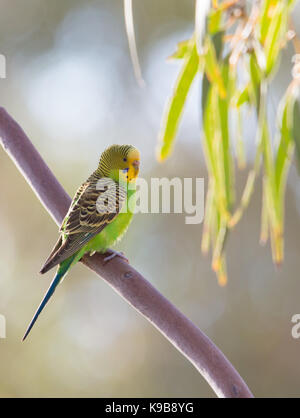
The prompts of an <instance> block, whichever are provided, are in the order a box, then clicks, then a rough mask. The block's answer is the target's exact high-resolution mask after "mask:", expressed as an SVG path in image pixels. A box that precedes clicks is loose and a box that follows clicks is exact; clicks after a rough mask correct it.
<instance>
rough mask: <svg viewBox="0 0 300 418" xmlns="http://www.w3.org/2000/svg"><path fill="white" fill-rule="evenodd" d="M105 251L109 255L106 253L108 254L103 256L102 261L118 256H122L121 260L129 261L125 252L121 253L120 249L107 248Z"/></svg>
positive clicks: (105, 261)
mask: <svg viewBox="0 0 300 418" xmlns="http://www.w3.org/2000/svg"><path fill="white" fill-rule="evenodd" d="M107 253H110V255H108V256H106V257H105V258H104V260H103V261H104V263H107V262H108V261H110V260H112V259H113V258H115V257H120V258H122V259H123V260H125V261H126V262H127V263H129V260H128V258H127V257H126V256H125V254H124V253H122V252H120V251H116V250H111V249H110V250H108V251H107Z"/></svg>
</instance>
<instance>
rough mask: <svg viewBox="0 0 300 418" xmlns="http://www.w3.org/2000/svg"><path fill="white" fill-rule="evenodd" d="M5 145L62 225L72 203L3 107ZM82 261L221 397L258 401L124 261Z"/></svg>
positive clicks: (0, 135)
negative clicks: (248, 398) (161, 335)
mask: <svg viewBox="0 0 300 418" xmlns="http://www.w3.org/2000/svg"><path fill="white" fill-rule="evenodd" d="M0 140H1V144H2V146H3V148H4V149H5V151H6V152H7V153H8V155H9V156H10V157H11V158H12V160H13V161H14V162H15V164H16V166H17V167H18V169H19V170H20V171H21V173H22V174H23V176H24V177H25V179H26V180H27V181H28V183H29V184H30V186H31V188H32V189H33V190H34V192H35V194H36V195H37V197H38V198H39V200H40V201H41V202H42V204H43V205H44V207H45V208H46V210H47V211H48V212H49V213H50V215H51V216H52V218H53V219H54V220H55V222H56V223H57V224H58V225H60V224H61V222H62V220H63V218H64V216H65V214H66V212H67V210H68V208H69V205H70V201H71V199H70V197H69V196H68V194H67V193H66V192H65V190H64V189H63V188H62V186H61V185H60V184H59V182H58V181H57V180H56V178H55V177H54V175H53V174H52V172H51V171H50V169H49V168H48V166H47V165H46V164H45V162H44V161H43V159H42V158H41V156H40V154H39V153H38V152H37V150H36V149H35V148H34V146H33V145H32V143H31V142H30V140H29V139H28V138H27V136H26V134H25V133H24V131H23V130H22V129H21V127H20V126H19V125H18V124H17V123H16V122H15V121H14V120H13V119H12V118H11V117H10V116H9V114H8V113H7V112H6V111H5V109H3V108H0ZM81 261H82V263H83V264H85V265H86V266H87V267H89V268H90V269H91V270H93V271H94V272H96V273H97V274H98V275H99V276H100V277H102V278H103V279H104V280H105V281H106V282H107V283H108V284H109V285H110V286H111V287H112V288H113V289H114V290H115V291H116V292H117V293H119V294H120V295H121V296H122V297H123V298H124V299H125V300H126V301H127V302H128V303H129V304H130V305H131V306H133V307H134V308H135V309H136V310H137V311H138V312H139V313H140V314H142V315H143V316H144V317H145V318H146V319H148V321H150V322H151V324H152V325H154V326H155V327H156V328H157V329H158V330H159V331H160V332H161V333H162V334H163V335H164V336H165V338H167V340H169V341H170V342H171V343H172V344H173V345H174V346H175V347H176V348H177V350H179V351H180V352H181V353H182V354H183V355H184V356H185V357H186V358H187V359H188V360H189V361H190V362H191V363H192V364H193V365H194V366H195V367H196V369H197V370H198V371H199V372H200V373H201V374H202V376H203V377H204V378H205V379H206V381H207V382H208V384H209V385H210V386H211V388H212V389H213V390H214V391H215V393H216V394H217V395H218V396H219V397H230V398H231V397H233V398H241V397H245V398H246V397H253V395H252V394H251V392H250V390H249V389H248V387H247V385H246V384H245V382H244V381H243V379H242V378H241V377H240V376H239V374H238V373H237V371H236V370H235V369H234V367H233V366H232V365H231V363H230V362H229V361H228V360H227V359H226V357H225V356H224V355H223V353H222V352H221V351H220V350H219V349H218V348H217V347H216V346H215V345H214V344H213V343H212V341H211V340H210V339H209V338H208V337H207V336H206V335H205V334H204V333H202V332H201V331H200V330H199V328H197V327H196V325H194V324H193V323H192V322H191V321H190V320H189V319H188V318H187V317H185V316H184V315H183V314H182V313H181V312H180V311H179V310H178V309H177V308H176V307H175V306H174V305H172V304H171V303H170V302H169V301H168V300H167V299H166V298H165V297H164V296H163V295H161V294H160V293H159V292H158V291H157V290H156V289H155V288H154V287H153V286H152V285H151V284H150V283H149V282H148V281H147V280H146V279H144V277H143V276H142V275H141V274H140V273H139V272H137V271H136V270H135V269H134V268H133V267H131V266H130V265H129V264H127V263H126V262H125V261H123V260H122V259H121V258H119V257H116V258H114V259H113V260H112V261H111V262H109V263H107V264H105V265H104V264H103V256H102V255H100V254H95V255H94V256H92V257H90V256H87V257H84V258H83V259H82V260H81Z"/></svg>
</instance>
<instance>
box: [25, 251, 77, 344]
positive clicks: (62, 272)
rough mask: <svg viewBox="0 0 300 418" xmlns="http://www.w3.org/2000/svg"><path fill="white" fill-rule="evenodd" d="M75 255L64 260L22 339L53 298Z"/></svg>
mask: <svg viewBox="0 0 300 418" xmlns="http://www.w3.org/2000/svg"><path fill="white" fill-rule="evenodd" d="M74 258H75V255H74V256H72V257H69V258H68V259H67V260H65V261H63V262H62V263H61V264H60V266H59V268H58V270H57V272H56V275H55V277H54V279H53V280H52V282H51V284H50V287H49V289H48V290H47V292H46V294H45V296H44V298H43V300H42V302H41V303H40V306H39V307H38V309H37V310H36V312H35V314H34V317H33V318H32V320H31V322H30V324H29V325H28V328H27V330H26V332H25V335H24V337H23V339H22V341H24V340H25V339H26V337H27V336H28V334H29V332H30V331H31V328H32V327H33V325H34V324H35V322H36V320H37V319H38V317H39V315H40V313H41V312H42V310H43V309H44V307H45V306H46V304H47V302H48V301H49V299H50V298H51V296H52V295H53V293H54V291H55V289H56V287H57V285H58V284H59V283H60V282H61V281H62V279H63V278H64V276H65V275H66V274H67V272H68V270H69V268H70V267H71V264H72V261H73V260H74Z"/></svg>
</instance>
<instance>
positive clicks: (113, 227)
mask: <svg viewBox="0 0 300 418" xmlns="http://www.w3.org/2000/svg"><path fill="white" fill-rule="evenodd" d="M132 199H135V190H129V191H128V202H131V203H130V204H131V205H132ZM133 203H134V204H133V205H132V206H131V209H132V210H134V206H135V202H133ZM132 217H133V213H132V212H131V211H129V208H128V206H127V212H124V213H123V212H122V213H120V214H119V215H118V216H117V217H116V218H115V219H114V220H113V221H112V222H111V223H110V224H108V225H107V226H106V227H105V228H104V229H103V231H101V232H100V233H99V234H98V235H96V236H95V237H94V238H92V239H91V240H90V241H89V242H88V243H87V245H86V246H85V253H86V252H89V251H98V252H102V253H104V252H105V251H106V250H107V249H108V248H109V247H111V246H113V245H114V244H115V243H116V242H117V241H119V240H120V239H121V238H122V236H123V235H124V234H125V232H126V230H127V228H128V226H129V224H130V222H131V219H132Z"/></svg>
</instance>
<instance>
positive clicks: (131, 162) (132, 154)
mask: <svg viewBox="0 0 300 418" xmlns="http://www.w3.org/2000/svg"><path fill="white" fill-rule="evenodd" d="M126 159H127V161H124V162H126V163H127V169H128V170H127V177H126V178H127V181H133V180H135V179H136V178H137V176H138V175H139V170H140V153H139V151H138V150H137V149H136V148H133V149H132V150H130V151H129V153H128V155H127V157H126Z"/></svg>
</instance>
